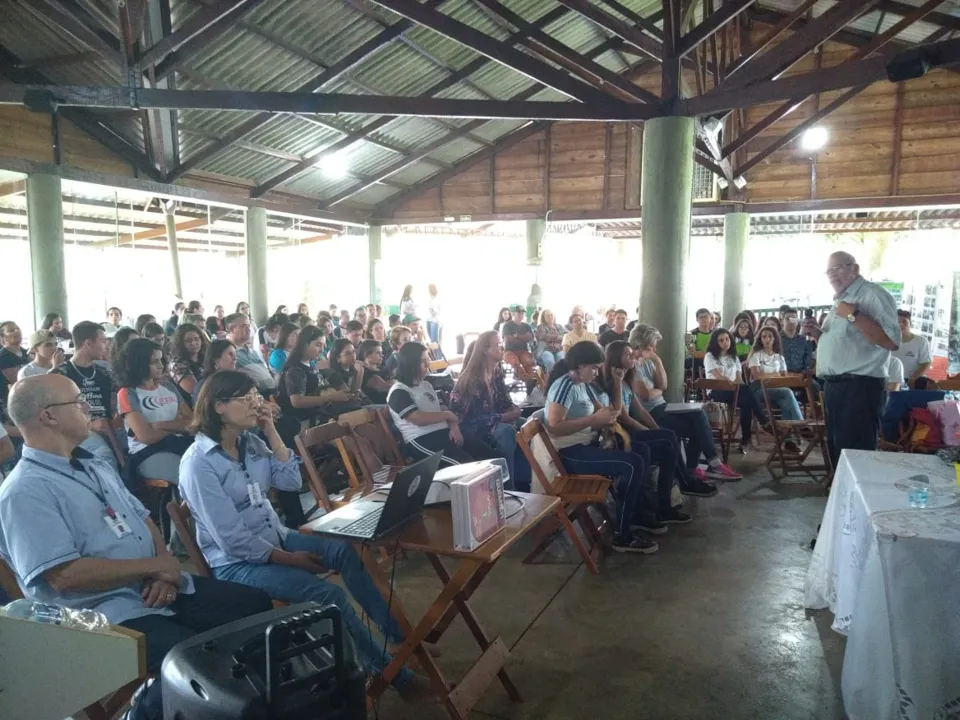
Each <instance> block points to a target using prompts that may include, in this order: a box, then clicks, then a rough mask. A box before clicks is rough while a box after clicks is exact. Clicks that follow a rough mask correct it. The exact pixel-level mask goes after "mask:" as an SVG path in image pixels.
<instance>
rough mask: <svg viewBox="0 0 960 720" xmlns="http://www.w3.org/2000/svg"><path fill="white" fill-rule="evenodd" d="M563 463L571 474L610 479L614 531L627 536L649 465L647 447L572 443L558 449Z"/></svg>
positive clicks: (639, 500)
mask: <svg viewBox="0 0 960 720" xmlns="http://www.w3.org/2000/svg"><path fill="white" fill-rule="evenodd" d="M559 452H560V457H561V458H563V466H564V467H565V468H566V470H567V472H569V473H572V474H575V475H603V476H604V477H608V478H612V479H613V497H614V499H615V500H616V503H617V517H616V520H615V521H614V522H615V524H614V532H615V533H616V534H617V535H618V536H620V537H629V536H630V534H631V533H630V524H631V523H632V522H633V517H634V515H635V514H636V512H637V510H638V509H639V508H640V504H641V503H642V502H643V481H644V478H645V477H646V475H647V467H649V465H650V450H649V449H648V448H647V447H646V446H644V445H638V446H636V447H635V448H634V452H623V451H620V450H604V449H603V448H600V447H597V446H595V445H572V446H570V447H565V448H563V449H561V450H560V451H559Z"/></svg>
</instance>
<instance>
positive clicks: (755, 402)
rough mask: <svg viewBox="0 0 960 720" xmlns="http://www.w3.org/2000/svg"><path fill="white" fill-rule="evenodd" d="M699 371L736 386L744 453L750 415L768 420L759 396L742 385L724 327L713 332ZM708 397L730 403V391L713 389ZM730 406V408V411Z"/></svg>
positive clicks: (750, 427) (740, 368) (740, 369)
mask: <svg viewBox="0 0 960 720" xmlns="http://www.w3.org/2000/svg"><path fill="white" fill-rule="evenodd" d="M703 370H704V373H705V375H706V377H707V379H708V380H726V381H728V382H732V383H734V384H735V385H740V386H741V387H740V389H739V391H738V392H737V406H738V407H739V409H740V452H741V453H743V454H746V452H747V449H748V448H749V446H750V437H751V435H752V434H753V418H754V417H756V418H757V422H759V423H760V425H761V426H766V425H767V423H768V422H769V420H768V418H767V413H766V411H765V410H764V409H763V403H762V402H761V401H760V399H759V398H758V397H757V396H756V395H755V394H754V393H753V392H751V391H750V389H749V388H747V387H746V386H745V385H744V384H743V366H742V365H741V363H740V358H739V357H737V353H736V350H735V346H734V342H733V336H732V335H731V334H730V332H729V331H728V330H724V329H723V328H719V329H718V330H714V331H713V335H712V337H711V338H710V344H709V345H707V350H706V354H705V355H704V357H703ZM710 397H711V399H713V400H716V401H717V402H723V403H728V404H732V403H733V391H732V390H713V391H711V393H710ZM733 410H734V408H732V407H731V408H730V412H733Z"/></svg>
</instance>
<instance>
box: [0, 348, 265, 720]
mask: <svg viewBox="0 0 960 720" xmlns="http://www.w3.org/2000/svg"><path fill="white" fill-rule="evenodd" d="M143 342H149V341H146V340H144V341H143ZM151 344H152V343H151ZM9 411H10V415H11V417H12V418H13V420H14V422H15V423H16V424H17V427H18V428H20V430H21V431H22V433H23V438H24V443H25V447H24V449H23V459H22V460H21V461H20V463H18V465H17V467H16V468H15V469H14V470H13V472H12V473H11V474H10V476H9V477H8V478H7V479H6V481H5V482H4V484H3V486H2V487H0V556H2V558H3V560H4V561H5V562H6V563H7V564H8V565H9V566H10V568H11V570H12V571H13V573H14V574H15V575H16V578H17V584H18V585H19V586H20V589H21V590H22V592H23V593H24V595H25V596H26V597H27V598H29V599H31V600H35V601H38V602H41V603H50V604H54V605H62V606H65V607H67V608H72V609H77V610H81V609H89V610H95V611H97V612H100V613H103V614H104V615H105V616H106V618H107V620H108V621H109V622H110V623H112V624H115V625H122V626H124V627H127V628H129V629H131V630H135V631H137V632H140V633H143V635H144V645H145V648H144V649H145V652H146V658H145V666H144V669H145V670H146V671H147V672H148V673H151V674H154V675H155V674H157V673H159V672H160V666H161V664H162V663H163V659H164V657H165V656H166V655H167V653H168V652H169V651H170V650H171V649H172V648H173V647H174V646H175V645H177V644H178V643H180V642H182V641H183V640H187V639H189V638H190V637H192V636H194V635H196V634H198V633H201V632H204V631H207V630H211V629H213V628H215V627H217V626H219V625H223V624H225V623H229V622H232V621H234V620H239V619H241V618H244V617H248V616H251V615H256V614H258V613H261V612H266V611H268V610H270V609H271V607H272V606H271V602H270V597H269V595H267V593H265V592H263V591H262V590H258V589H255V588H252V587H247V586H243V585H238V584H234V583H230V582H225V581H221V580H211V579H208V578H203V577H199V576H193V575H189V574H187V573H185V572H183V571H182V570H181V566H180V563H179V561H178V560H177V559H176V558H174V557H172V556H171V555H170V554H169V553H168V552H167V549H166V547H165V546H164V540H163V537H162V536H161V534H160V531H159V530H158V529H157V527H156V525H154V524H153V522H152V521H151V520H150V513H149V512H148V511H147V510H146V508H145V507H144V506H143V505H142V504H141V503H140V501H138V500H137V499H136V498H134V497H133V496H132V495H131V494H130V493H129V492H128V491H127V489H126V488H125V487H124V485H123V483H122V482H121V480H120V477H119V476H118V475H117V472H116V470H115V469H113V468H112V467H111V466H109V465H107V464H104V463H102V462H100V461H98V460H97V459H95V458H94V457H92V456H91V455H90V454H89V453H87V452H85V451H84V450H83V448H81V447H78V446H79V445H80V444H81V443H82V442H83V441H84V440H85V439H86V437H87V432H88V425H89V416H88V414H87V412H88V410H87V404H86V403H85V401H84V394H83V393H82V392H81V391H80V389H79V388H78V387H77V385H76V384H74V383H73V382H72V381H71V380H70V378H69V377H64V376H62V375H60V374H58V373H50V374H47V375H42V376H37V377H30V378H26V379H24V380H22V381H20V382H18V383H17V384H16V385H15V386H14V389H13V392H12V393H11V396H10V404H9ZM24 518H29V519H30V521H29V522H24ZM160 693H161V683H160V681H159V679H156V680H150V681H148V683H147V685H146V687H145V688H143V689H142V690H141V691H140V692H138V694H137V695H135V697H134V707H133V708H132V710H131V711H130V713H129V714H128V715H127V717H128V718H129V720H161V719H162V718H163V701H162V697H161V694H160Z"/></svg>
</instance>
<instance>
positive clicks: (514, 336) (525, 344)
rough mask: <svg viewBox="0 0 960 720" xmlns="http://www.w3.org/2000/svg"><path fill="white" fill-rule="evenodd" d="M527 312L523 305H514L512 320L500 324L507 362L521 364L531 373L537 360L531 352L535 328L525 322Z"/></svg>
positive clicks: (520, 365)
mask: <svg viewBox="0 0 960 720" xmlns="http://www.w3.org/2000/svg"><path fill="white" fill-rule="evenodd" d="M526 312H527V311H526V310H525V309H524V307H523V305H512V306H511V307H510V320H508V321H507V322H505V323H503V325H501V326H500V335H501V336H502V337H503V348H504V351H505V352H506V361H507V363H509V364H511V365H515V366H519V367H521V368H522V369H523V370H525V371H526V372H528V373H530V372H533V369H534V368H535V367H536V360H535V359H534V357H533V353H532V352H530V343H532V342H533V340H534V338H533V328H531V327H530V325H529V324H528V323H526V322H524V317H525V315H526Z"/></svg>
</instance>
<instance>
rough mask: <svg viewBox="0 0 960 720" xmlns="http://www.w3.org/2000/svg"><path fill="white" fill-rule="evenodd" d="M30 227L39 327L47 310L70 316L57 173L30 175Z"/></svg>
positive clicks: (28, 196) (66, 322) (31, 265)
mask: <svg viewBox="0 0 960 720" xmlns="http://www.w3.org/2000/svg"><path fill="white" fill-rule="evenodd" d="M27 228H28V235H29V238H30V271H31V275H32V277H33V314H34V316H35V317H36V321H37V324H36V326H37V327H40V323H41V322H42V321H43V318H44V316H45V315H46V314H47V313H57V314H58V315H60V317H62V318H63V324H64V327H70V323H69V321H68V319H67V273H66V265H65V263H64V259H63V199H62V196H61V193H60V177H59V176H58V175H42V174H35V175H28V176H27Z"/></svg>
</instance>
